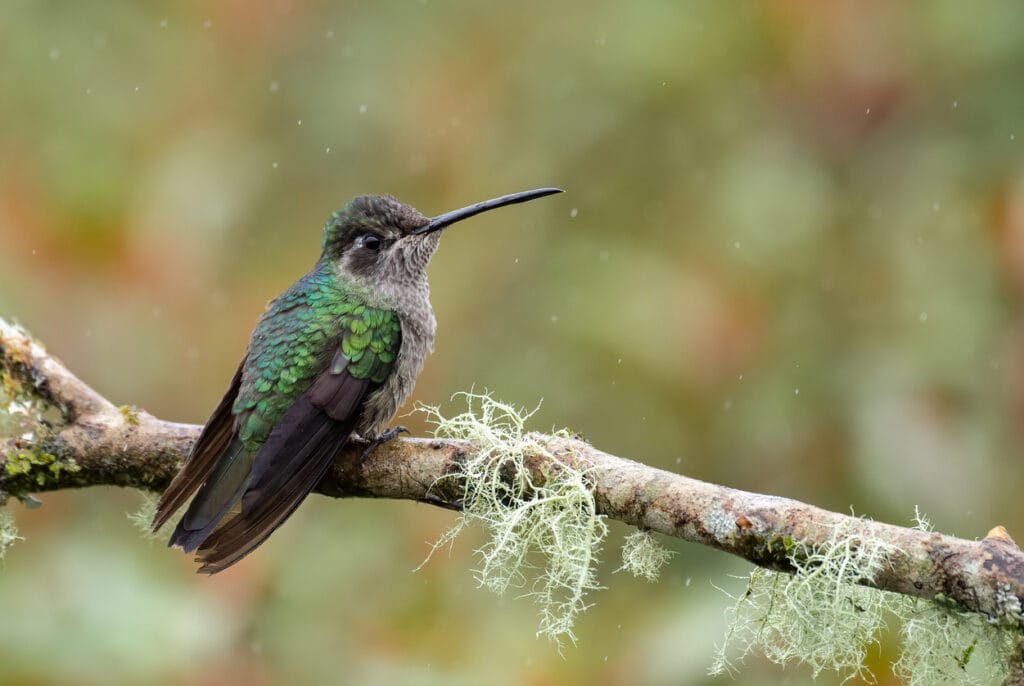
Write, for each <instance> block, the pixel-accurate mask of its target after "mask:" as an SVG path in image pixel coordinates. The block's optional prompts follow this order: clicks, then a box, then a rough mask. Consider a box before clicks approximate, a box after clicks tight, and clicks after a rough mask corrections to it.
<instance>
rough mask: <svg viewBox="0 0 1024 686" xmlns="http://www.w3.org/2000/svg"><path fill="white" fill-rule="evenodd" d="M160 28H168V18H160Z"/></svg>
mask: <svg viewBox="0 0 1024 686" xmlns="http://www.w3.org/2000/svg"><path fill="white" fill-rule="evenodd" d="M160 28H162V29H166V28H167V20H166V19H161V20H160Z"/></svg>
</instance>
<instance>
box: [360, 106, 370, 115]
mask: <svg viewBox="0 0 1024 686" xmlns="http://www.w3.org/2000/svg"><path fill="white" fill-rule="evenodd" d="M367 109H368V108H367V107H366V105H360V106H359V114H366V110H367Z"/></svg>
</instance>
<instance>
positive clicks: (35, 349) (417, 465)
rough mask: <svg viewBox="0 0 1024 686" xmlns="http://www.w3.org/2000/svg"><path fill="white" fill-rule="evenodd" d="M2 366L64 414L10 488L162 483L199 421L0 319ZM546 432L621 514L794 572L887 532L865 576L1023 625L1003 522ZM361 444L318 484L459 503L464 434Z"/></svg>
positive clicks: (7, 476) (20, 388)
mask: <svg viewBox="0 0 1024 686" xmlns="http://www.w3.org/2000/svg"><path fill="white" fill-rule="evenodd" d="M0 371H2V372H3V383H4V386H5V387H6V390H8V391H9V393H12V394H15V395H19V394H20V395H21V396H22V397H31V398H34V399H36V400H37V401H39V402H42V403H44V404H46V405H49V406H52V407H54V408H57V409H58V410H59V411H60V415H61V421H60V423H59V425H57V426H53V427H51V428H50V429H48V430H39V431H35V432H32V433H31V434H29V435H26V436H22V437H18V438H8V439H3V440H0V467H2V468H3V469H0V488H2V489H3V490H4V491H6V492H7V493H8V494H11V495H24V494H27V493H29V492H41V491H51V490H58V489H64V488H79V487H84V486H98V485H113V486H129V487H133V488H139V489H147V490H151V491H161V490H163V489H164V488H165V487H166V486H167V484H168V483H169V482H170V480H171V477H172V476H173V475H174V473H175V472H176V470H177V469H178V468H179V467H180V466H181V464H182V462H183V460H184V459H185V457H186V455H187V454H188V450H189V448H190V446H191V444H192V442H193V441H194V440H195V438H196V437H197V436H198V434H199V430H200V427H199V426H195V425H189V424H178V423H174V422H166V421H162V420H160V419H157V418H155V417H153V416H152V415H150V414H148V413H146V412H143V411H141V410H136V409H134V408H117V407H115V406H114V405H112V404H111V403H110V402H108V401H107V400H105V399H104V398H103V397H102V396H100V395H99V394H98V393H96V392H95V391H94V390H92V389H91V388H89V386H87V385H86V384H85V383H83V382H82V381H81V380H80V379H78V378H77V377H76V376H74V375H73V374H72V373H71V372H70V371H68V370H67V369H66V368H65V367H64V366H63V365H62V364H60V362H58V361H57V360H56V359H55V358H53V357H51V356H50V355H49V354H47V352H46V351H45V350H44V349H43V347H42V346H41V345H40V344H38V343H37V342H35V341H33V340H31V339H30V338H29V336H28V335H27V334H25V333H24V332H23V331H21V330H19V329H17V328H16V327H14V326H11V325H10V324H8V323H7V322H5V321H3V320H2V319H0ZM541 438H542V441H543V442H544V443H545V444H546V447H547V452H548V454H547V455H533V456H531V457H529V458H528V460H527V467H528V468H529V469H530V470H531V471H532V472H534V473H535V474H536V475H537V477H538V478H542V477H543V475H544V474H548V473H550V472H551V470H557V469H559V468H564V467H565V466H572V467H575V468H580V469H583V470H585V471H586V473H587V474H588V477H589V478H590V480H591V483H592V487H593V494H594V498H595V501H596V504H597V509H598V511H599V512H600V513H602V514H604V515H606V516H608V517H610V518H612V519H617V520H619V521H622V522H625V523H627V524H631V525H634V526H637V527H641V528H644V529H649V530H651V531H657V532H660V533H662V534H666V535H669V536H675V537H678V538H681V539H683V540H686V541H691V542H694V543H700V544H703V545H708V546H712V547H714V548H718V549H720V550H724V551H726V552H729V553H732V554H734V555H738V556H740V557H742V558H744V559H746V560H749V561H750V562H752V563H754V564H756V565H760V566H762V567H767V568H770V569H775V570H779V571H792V564H791V562H790V559H789V557H788V552H787V549H788V546H787V545H786V542H787V541H794V540H796V541H801V542H803V543H805V544H807V545H808V546H811V547H814V546H815V545H818V544H825V542H826V541H827V540H828V539H829V537H830V536H831V535H832V534H833V532H834V531H836V530H837V529H838V528H842V529H843V530H845V531H849V532H850V533H855V534H860V535H863V536H865V537H872V538H876V539H881V540H884V541H885V542H887V543H888V544H890V545H891V546H892V550H894V551H895V552H893V553H891V554H889V556H888V560H887V564H886V565H884V566H883V567H882V570H881V571H880V572H878V573H877V574H876V576H875V578H873V579H871V580H870V582H869V585H873V586H875V587H877V588H880V589H884V590H887V591H894V592H897V593H902V594H905V595H910V596H916V597H920V598H928V599H938V600H942V601H944V602H949V601H953V602H955V603H956V604H957V605H958V606H959V607H960V608H962V609H964V610H968V611H972V612H976V613H980V614H982V615H984V616H985V617H987V618H989V619H990V620H992V621H1000V622H1013V623H1015V624H1016V626H1017V627H1018V628H1020V629H1024V620H1022V617H1021V612H1020V608H1021V604H1020V603H1021V601H1020V599H1021V598H1024V553H1022V551H1021V550H1020V549H1019V548H1018V547H1017V546H1016V545H1015V544H1014V542H1013V540H1012V539H1011V538H1010V537H1009V535H1008V534H1007V533H1006V531H1005V529H1003V528H1002V527H996V528H994V529H993V530H992V531H990V532H989V534H988V535H987V536H986V537H985V538H984V539H982V540H980V541H968V540H964V539H960V538H954V537H952V536H944V535H942V534H939V533H934V532H927V531H922V530H919V529H910V528H905V527H899V526H893V525H889V524H882V523H879V522H872V521H867V520H864V519H859V518H856V517H851V516H849V515H844V514H839V513H835V512H829V511H827V510H823V509H820V508H817V507H813V506H811V505H806V504H804V503H801V502H797V501H795V500H790V499H787V498H779V497H775V496H769V495H762V494H758V493H748V492H745V491H740V490H736V489H732V488H727V487H724V486H718V485H714V484H709V483H705V482H702V481H698V480H696V479H691V478H688V477H686V476H682V475H680V474H673V473H670V472H666V471H663V470H661V469H656V468H654V467H650V466H647V465H643V464H640V463H637V462H633V461H631V460H628V459H625V458H621V457H616V456H614V455H610V454H608V453H605V452H602V451H601V450H598V449H597V448H595V447H593V446H591V445H589V444H588V443H586V442H584V441H582V440H578V439H571V438H564V437H556V436H545V437H541ZM361 450H362V447H361V446H353V447H350V448H348V449H347V450H345V451H344V452H343V454H342V455H341V456H340V457H339V458H338V460H337V461H336V462H335V464H334V465H333V467H332V469H331V471H330V472H329V473H328V474H327V476H326V477H325V478H324V479H323V480H322V481H321V482H320V484H319V486H318V487H317V490H318V491H319V492H320V493H322V494H324V495H328V496H331V497H337V498H340V497H352V496H359V497H373V498H396V499H407V500H418V501H424V502H429V503H432V504H436V505H440V506H446V507H458V506H459V499H460V497H461V495H462V494H461V493H460V492H458V486H457V480H454V479H442V477H444V476H446V475H450V474H456V473H459V471H460V468H461V465H462V464H463V463H464V462H465V460H467V459H469V458H470V457H472V456H473V455H475V454H476V448H475V446H473V445H472V444H470V443H467V442H461V441H451V440H430V439H421V438H419V439H418V438H412V439H403V440H394V441H391V442H389V443H386V444H384V445H382V446H380V447H379V448H378V449H377V450H376V451H374V453H373V454H372V455H371V456H370V457H369V458H368V459H366V460H365V461H360V460H359V459H358V456H359V453H360V451H361ZM0 495H2V494H0ZM1018 652H1020V651H1018ZM1015 673H1017V674H1019V672H1015ZM1014 683H1016V682H1014Z"/></svg>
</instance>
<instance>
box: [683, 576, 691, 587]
mask: <svg viewBox="0 0 1024 686" xmlns="http://www.w3.org/2000/svg"><path fill="white" fill-rule="evenodd" d="M691 581H693V579H691V578H690V577H686V581H685V582H684V584H683V585H684V586H689V585H690V582H691Z"/></svg>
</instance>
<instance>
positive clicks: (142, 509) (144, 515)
mask: <svg viewBox="0 0 1024 686" xmlns="http://www.w3.org/2000/svg"><path fill="white" fill-rule="evenodd" d="M141 493H142V503H140V504H139V508H138V509H137V510H135V511H134V512H128V513H126V516H127V517H128V521H129V522H131V523H132V525H133V526H134V527H135V528H136V529H138V530H139V533H140V534H141V535H142V537H143V538H145V539H146V540H148V541H153V540H156V539H157V538H158V537H159V533H160V532H159V531H153V527H152V523H153V516H154V515H155V514H156V506H157V503H158V502H159V501H160V498H159V496H157V495H156V494H155V493H150V492H148V491H142V492H141ZM164 526H166V524H165V525H164Z"/></svg>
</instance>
